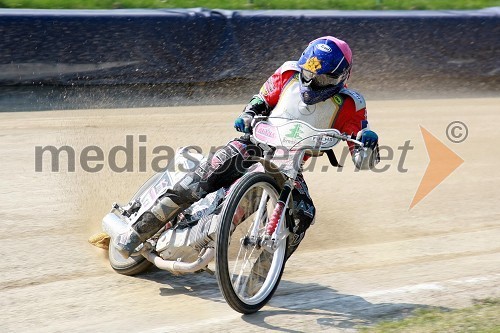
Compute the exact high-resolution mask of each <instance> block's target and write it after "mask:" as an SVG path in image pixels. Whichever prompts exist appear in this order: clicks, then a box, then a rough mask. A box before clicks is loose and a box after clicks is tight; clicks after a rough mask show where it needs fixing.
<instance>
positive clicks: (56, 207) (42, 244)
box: [0, 98, 500, 332]
mask: <svg viewBox="0 0 500 333" xmlns="http://www.w3.org/2000/svg"><path fill="white" fill-rule="evenodd" d="M241 109H242V106H241V105H236V106H234V105H233V106H227V105H226V106H196V107H177V108H151V109H108V110H84V111H82V110H73V111H47V112H36V113H33V112H31V113H30V112H26V113H24V112H16V113H1V114H0V152H1V156H2V158H1V163H0V177H1V184H2V186H1V187H0V218H1V221H2V222H1V223H0V238H1V241H0V249H1V252H2V253H3V254H4V255H3V259H2V261H1V262H2V263H1V266H0V270H1V274H0V307H1V309H2V311H1V312H0V331H1V332H67V331H72V332H102V331H109V332H118V331H130V332H215V331H219V332H260V331H266V330H271V329H273V330H276V331H282V332H317V331H331V332H337V331H342V332H350V331H355V330H356V327H359V326H362V325H370V324H373V323H375V322H377V321H379V320H384V319H393V318H401V317H404V316H406V315H408V313H410V312H411V311H412V310H414V309H416V308H422V307H435V306H438V307H445V308H455V307H461V306H465V305H468V304H470V303H471V301H472V299H474V298H481V297H495V296H496V297H499V296H500V265H499V262H500V243H499V240H500V222H499V220H500V207H499V206H498V198H499V194H500V193H499V188H500V172H499V171H498V170H499V169H498V163H499V162H500V158H499V156H500V146H499V145H498V144H497V142H499V141H500V132H499V131H498V123H500V113H499V111H500V99H499V98H484V99H453V100H446V99H439V100H431V99H429V100H425V99H420V100H398V101H387V100H385V101H371V102H369V104H368V110H369V118H370V122H371V126H372V128H373V129H375V130H376V131H377V132H378V133H379V135H380V138H381V144H382V145H386V146H388V147H390V148H392V150H393V152H394V156H393V158H392V159H391V160H385V161H382V162H381V163H383V164H381V166H383V165H387V166H388V170H387V171H385V172H378V173H375V172H354V171H353V167H352V166H351V165H352V163H351V162H350V161H349V160H348V161H346V163H345V167H344V168H343V169H342V171H341V172H338V171H337V170H335V169H333V168H332V167H329V168H327V170H325V167H326V165H327V164H326V158H323V159H322V160H320V161H318V165H317V166H316V168H315V170H314V171H312V172H308V173H307V174H306V175H305V177H306V180H307V182H308V185H309V187H310V191H311V193H312V196H313V199H314V201H315V203H316V206H317V211H318V214H317V220H316V223H315V225H313V226H312V228H311V229H310V230H309V231H308V234H307V236H306V239H305V240H304V241H303V243H302V244H301V246H300V248H299V250H298V251H297V252H296V254H294V256H293V257H292V258H291V259H290V261H289V262H288V264H287V267H286V269H285V274H284V276H283V280H282V283H281V285H280V287H279V288H278V291H277V293H276V295H275V297H274V298H273V299H272V300H271V302H270V303H269V304H268V306H266V307H264V308H263V309H262V310H261V311H260V312H258V313H257V314H254V315H250V316H242V315H240V314H238V313H236V312H234V311H233V310H231V309H230V308H229V306H228V305H227V304H226V303H225V302H224V300H223V299H222V297H221V295H220V293H219V290H218V287H217V282H216V280H215V278H214V277H213V276H211V275H208V274H206V273H202V274H194V275H187V276H173V275H171V274H169V273H167V272H163V271H159V270H152V271H150V272H148V273H146V274H144V275H141V276H138V277H126V276H120V275H118V274H116V273H115V272H114V271H113V270H112V269H111V268H110V267H109V265H108V263H107V261H106V257H105V254H104V251H102V250H99V249H97V248H93V247H92V246H90V245H89V244H88V243H87V238H88V237H89V236H90V235H91V234H92V233H94V232H96V231H99V230H100V219H101V218H102V216H103V215H104V214H106V213H107V211H108V210H109V208H110V205H111V203H112V202H113V201H118V202H125V201H127V199H128V197H129V196H130V195H131V194H133V192H134V191H135V190H136V189H137V188H138V187H139V185H141V184H142V183H143V182H144V181H145V180H146V179H147V177H148V176H149V175H150V174H152V173H153V170H152V168H151V164H152V162H153V159H154V158H155V157H158V156H160V155H161V154H158V152H157V153H156V154H153V149H154V147H157V146H162V145H169V146H171V147H173V148H174V149H175V148H177V147H179V146H183V145H190V144H198V145H200V146H201V147H202V148H203V150H204V151H205V152H208V151H209V148H210V146H219V145H222V144H224V143H225V142H227V141H228V140H229V139H231V138H232V137H234V136H235V132H233V128H232V121H233V119H234V117H235V116H236V115H237V114H239V112H240V110H241ZM455 120H460V121H462V122H464V123H465V124H466V125H467V126H468V130H469V136H468V137H467V139H466V140H465V141H464V142H462V143H460V144H454V143H451V142H450V141H449V140H448V139H447V137H446V134H445V130H446V127H447V126H448V124H449V123H451V122H452V121H455ZM419 126H423V127H424V128H425V129H427V130H428V131H429V132H431V133H432V134H433V135H434V136H436V137H437V138H438V139H440V140H441V141H442V142H443V143H444V144H446V145H447V146H448V147H450V148H451V149H452V150H453V151H455V152H456V153H457V154H458V155H459V156H460V157H461V158H463V160H464V163H463V164H462V165H461V166H460V167H459V168H458V169H457V170H455V171H454V172H453V173H452V174H451V175H450V176H449V177H448V178H446V179H445V180H444V182H443V183H442V184H440V185H439V186H438V187H437V188H436V189H434V190H433V191H432V192H431V193H430V194H429V195H428V196H427V197H426V198H425V199H424V200H422V201H421V202H420V203H419V204H418V205H417V206H416V207H414V208H413V209H411V210H409V205H410V202H411V200H412V198H413V196H414V194H415V192H416V189H417V187H418V184H419V182H420V180H421V178H422V176H423V174H424V172H425V170H426V167H427V164H428V162H429V159H428V155H427V153H426V149H425V144H424V142H423V140H422V136H421V133H420V128H419ZM127 135H130V136H132V140H133V151H134V156H133V159H132V163H131V165H132V166H133V172H121V173H120V172H114V171H113V170H111V162H110V160H111V159H110V158H109V153H110V152H112V151H113V149H112V147H113V146H123V145H125V144H126V136H127ZM142 135H144V136H145V137H140V136H142ZM139 140H141V141H146V142H139ZM407 140H410V144H411V146H413V147H414V149H413V150H410V151H408V154H407V156H406V158H405V159H404V163H403V162H400V157H401V152H402V150H398V149H397V147H398V146H402V145H403V144H404V142H405V141H407ZM48 145H52V146H55V147H61V146H64V145H68V146H71V147H72V149H73V150H74V151H75V159H76V162H75V171H74V172H68V170H67V169H68V168H67V160H66V158H65V157H62V158H61V160H60V170H59V172H52V171H51V170H50V167H51V160H50V157H49V155H48V154H47V155H44V158H43V163H42V164H41V166H42V171H41V172H36V171H35V167H36V165H37V164H36V154H35V152H36V148H35V147H37V146H41V147H43V146H48ZM87 146H99V147H100V148H101V149H102V151H103V155H104V158H103V159H104V162H101V163H103V170H102V171H100V172H86V171H85V170H84V168H83V167H82V164H81V163H80V157H81V155H82V151H84V148H85V147H87ZM141 147H142V148H141ZM144 150H145V151H146V154H145V156H146V158H145V159H142V161H144V163H145V164H143V165H142V166H141V162H140V160H141V159H140V158H139V155H140V154H141V151H144ZM341 150H342V147H339V148H338V149H337V151H338V152H339V153H340V152H341ZM162 154H163V155H162V156H165V151H163V153H162ZM117 155H118V157H120V158H119V160H118V161H116V162H117V167H120V166H124V165H125V162H126V160H125V159H124V156H125V154H124V152H121V153H118V154H117ZM62 156H64V154H62ZM384 156H387V149H386V150H385V151H384ZM89 165H90V166H91V167H93V166H95V165H96V162H90V163H89ZM398 165H399V166H400V168H399V169H400V170H399V171H398ZM115 169H116V168H115ZM141 169H142V170H144V172H141ZM403 169H407V172H402V170H403Z"/></svg>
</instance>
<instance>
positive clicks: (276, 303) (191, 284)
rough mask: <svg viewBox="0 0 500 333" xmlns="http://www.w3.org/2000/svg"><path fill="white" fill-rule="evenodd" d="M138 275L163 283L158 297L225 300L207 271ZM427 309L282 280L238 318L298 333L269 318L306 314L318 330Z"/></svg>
mask: <svg viewBox="0 0 500 333" xmlns="http://www.w3.org/2000/svg"><path fill="white" fill-rule="evenodd" d="M140 278H143V279H147V280H151V281H155V282H158V283H161V284H163V285H164V287H160V296H174V295H179V294H183V295H189V296H192V297H199V298H202V299H206V300H210V301H213V302H225V301H224V298H223V297H222V296H221V293H220V291H219V287H218V285H217V280H216V279H215V277H214V276H211V275H208V274H207V273H201V274H186V275H180V276H176V275H172V274H170V273H167V272H165V271H158V270H154V269H153V270H152V271H150V272H149V273H147V274H145V275H142V276H140ZM428 308H431V307H430V306H428V305H425V304H411V303H371V302H369V301H367V300H366V299H364V298H363V297H360V296H356V295H350V294H345V293H340V292H338V291H337V290H335V289H332V288H330V287H327V286H323V285H320V284H317V283H296V282H292V281H287V280H283V279H282V280H281V282H280V285H279V286H278V289H277V291H276V293H275V294H274V296H273V298H272V299H271V301H270V302H269V303H268V305H267V306H265V307H263V308H262V309H261V310H260V311H258V312H257V313H254V314H251V315H242V316H241V318H242V320H244V321H245V322H247V323H249V324H252V325H256V326H259V327H261V328H264V329H268V330H274V331H281V332H290V333H295V332H297V333H299V332H303V331H302V330H294V329H291V328H290V327H281V326H279V325H278V324H274V322H275V320H273V318H286V317H290V318H292V317H296V316H297V315H300V316H303V317H304V318H305V319H304V321H305V322H307V321H308V319H307V316H310V318H311V319H310V320H311V321H314V322H315V323H316V324H318V325H320V326H321V328H322V329H329V328H338V329H354V328H355V327H356V326H358V327H359V326H369V325H373V324H375V323H377V322H379V321H383V320H399V319H403V318H405V317H407V316H409V315H410V314H411V313H412V312H413V311H414V310H416V309H428ZM440 309H442V310H447V309H445V308H440ZM277 322H280V323H283V322H287V321H286V320H277Z"/></svg>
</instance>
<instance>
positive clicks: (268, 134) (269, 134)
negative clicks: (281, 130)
mask: <svg viewBox="0 0 500 333" xmlns="http://www.w3.org/2000/svg"><path fill="white" fill-rule="evenodd" d="M256 133H257V134H259V135H262V136H265V137H267V138H271V139H274V138H276V134H275V133H274V132H273V131H271V130H270V129H269V128H267V127H266V126H263V125H261V126H259V127H257V131H256Z"/></svg>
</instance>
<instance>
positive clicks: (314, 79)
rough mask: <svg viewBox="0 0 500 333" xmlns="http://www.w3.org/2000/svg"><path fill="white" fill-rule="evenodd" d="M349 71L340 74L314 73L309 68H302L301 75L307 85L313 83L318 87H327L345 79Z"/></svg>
mask: <svg viewBox="0 0 500 333" xmlns="http://www.w3.org/2000/svg"><path fill="white" fill-rule="evenodd" d="M347 73H348V71H344V73H342V74H340V75H334V74H319V75H318V74H314V73H312V72H310V71H308V70H305V69H302V71H301V75H302V78H303V79H304V81H305V83H306V85H308V84H311V83H312V84H313V85H314V86H316V87H327V86H336V85H337V84H339V83H340V82H342V81H344V79H345V77H346V74H347Z"/></svg>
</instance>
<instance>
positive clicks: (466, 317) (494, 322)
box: [360, 299, 500, 333]
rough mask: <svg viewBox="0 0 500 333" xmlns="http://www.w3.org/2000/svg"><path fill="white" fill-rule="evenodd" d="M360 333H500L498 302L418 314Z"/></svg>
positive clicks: (483, 302) (490, 300)
mask: <svg viewBox="0 0 500 333" xmlns="http://www.w3.org/2000/svg"><path fill="white" fill-rule="evenodd" d="M360 332H361V333H443V332H450V333H451V332H452V333H500V299H485V300H480V301H476V302H475V304H474V305H473V306H470V307H467V308H464V309H458V310H453V311H441V310H418V311H416V312H415V313H414V314H413V315H412V316H411V317H408V318H406V319H404V320H401V321H395V322H381V323H379V324H377V325H375V326H374V327H371V328H361V329H360Z"/></svg>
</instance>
